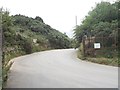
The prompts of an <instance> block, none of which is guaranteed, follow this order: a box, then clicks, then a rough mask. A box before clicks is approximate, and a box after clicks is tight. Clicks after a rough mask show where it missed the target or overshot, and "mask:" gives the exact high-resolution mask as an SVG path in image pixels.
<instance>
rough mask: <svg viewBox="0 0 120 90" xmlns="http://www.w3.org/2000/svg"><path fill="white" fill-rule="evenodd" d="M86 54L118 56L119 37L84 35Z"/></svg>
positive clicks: (83, 41)
mask: <svg viewBox="0 0 120 90" xmlns="http://www.w3.org/2000/svg"><path fill="white" fill-rule="evenodd" d="M82 43H83V54H84V56H93V57H96V56H105V57H114V56H117V46H118V42H117V38H116V37H86V36H84V37H83V40H82Z"/></svg>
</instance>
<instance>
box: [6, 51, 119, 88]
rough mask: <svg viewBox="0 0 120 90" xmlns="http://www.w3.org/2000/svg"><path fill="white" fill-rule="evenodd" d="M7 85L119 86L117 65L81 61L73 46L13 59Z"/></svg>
mask: <svg viewBox="0 0 120 90" xmlns="http://www.w3.org/2000/svg"><path fill="white" fill-rule="evenodd" d="M13 61H14V64H13V65H12V67H11V69H10V73H9V79H8V82H7V86H6V88H118V68H117V67H112V66H106V65H100V64H95V63H90V62H86V61H82V60H79V59H78V58H77V56H76V50H74V49H62V50H50V51H43V52H38V53H34V54H31V55H26V56H22V57H18V58H15V59H13Z"/></svg>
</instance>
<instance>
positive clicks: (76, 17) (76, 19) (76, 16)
mask: <svg viewBox="0 0 120 90" xmlns="http://www.w3.org/2000/svg"><path fill="white" fill-rule="evenodd" d="M75 22H76V27H77V16H75Z"/></svg>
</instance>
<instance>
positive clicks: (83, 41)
mask: <svg viewBox="0 0 120 90" xmlns="http://www.w3.org/2000/svg"><path fill="white" fill-rule="evenodd" d="M82 43H83V57H85V56H86V53H85V36H83V38H82Z"/></svg>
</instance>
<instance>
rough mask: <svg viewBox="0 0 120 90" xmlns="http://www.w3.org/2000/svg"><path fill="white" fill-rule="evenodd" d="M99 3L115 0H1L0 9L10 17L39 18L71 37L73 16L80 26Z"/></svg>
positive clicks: (73, 24) (73, 25) (73, 22)
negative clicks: (6, 11) (20, 15)
mask: <svg viewBox="0 0 120 90" xmlns="http://www.w3.org/2000/svg"><path fill="white" fill-rule="evenodd" d="M101 1H108V2H113V1H115V0H1V1H0V7H3V8H4V9H6V8H7V9H8V10H9V11H10V14H11V15H15V14H22V15H26V16H29V17H33V18H34V17H35V16H40V17H41V18H42V19H43V20H44V22H45V23H46V24H49V25H50V26H51V27H52V28H55V29H57V30H59V31H61V32H63V33H64V32H66V34H67V35H68V36H69V37H72V35H73V34H72V30H73V29H74V27H75V25H76V22H75V16H77V24H78V25H80V23H81V21H82V20H83V19H84V17H85V16H86V15H87V14H88V12H89V11H90V10H91V9H92V7H95V5H96V4H95V3H99V2H101Z"/></svg>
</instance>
